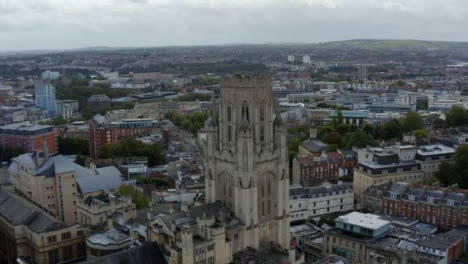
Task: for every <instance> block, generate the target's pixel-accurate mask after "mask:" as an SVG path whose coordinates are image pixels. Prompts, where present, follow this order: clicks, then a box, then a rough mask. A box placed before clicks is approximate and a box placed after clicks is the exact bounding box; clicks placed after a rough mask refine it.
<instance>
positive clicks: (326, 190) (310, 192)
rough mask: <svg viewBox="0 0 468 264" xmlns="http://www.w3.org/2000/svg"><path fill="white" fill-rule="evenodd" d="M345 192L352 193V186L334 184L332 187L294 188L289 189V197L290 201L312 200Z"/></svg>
mask: <svg viewBox="0 0 468 264" xmlns="http://www.w3.org/2000/svg"><path fill="white" fill-rule="evenodd" d="M343 191H352V186H351V185H350V184H346V183H343V184H333V185H331V186H328V187H326V186H314V187H302V186H300V187H299V186H298V187H295V188H294V187H292V188H289V197H290V200H292V199H295V197H297V198H296V199H298V198H312V197H315V196H317V195H322V194H323V196H327V195H329V196H332V195H333V193H339V192H343Z"/></svg>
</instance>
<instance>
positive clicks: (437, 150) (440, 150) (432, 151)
mask: <svg viewBox="0 0 468 264" xmlns="http://www.w3.org/2000/svg"><path fill="white" fill-rule="evenodd" d="M417 153H418V154H419V155H423V156H429V155H440V154H453V153H455V149H454V148H452V147H448V146H445V145H440V144H439V145H428V146H422V147H420V148H419V149H418V151H417Z"/></svg>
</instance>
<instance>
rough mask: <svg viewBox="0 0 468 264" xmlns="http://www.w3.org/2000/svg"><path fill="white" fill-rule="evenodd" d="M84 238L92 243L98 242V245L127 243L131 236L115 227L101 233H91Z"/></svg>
mask: <svg viewBox="0 0 468 264" xmlns="http://www.w3.org/2000/svg"><path fill="white" fill-rule="evenodd" d="M86 240H87V241H88V242H90V243H92V244H99V245H105V246H107V245H121V244H124V243H129V242H130V241H131V238H130V237H129V236H128V235H126V234H124V233H122V232H120V231H118V230H116V229H113V230H110V231H106V232H103V233H96V234H93V235H91V236H89V237H88V238H87V239H86Z"/></svg>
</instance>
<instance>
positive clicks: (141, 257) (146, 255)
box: [82, 242, 167, 264]
mask: <svg viewBox="0 0 468 264" xmlns="http://www.w3.org/2000/svg"><path fill="white" fill-rule="evenodd" d="M82 263H84V264H167V261H166V259H165V258H164V255H163V253H162V251H161V249H160V247H159V246H158V244H157V243H155V242H153V243H148V244H145V245H143V246H140V247H136V248H131V249H128V250H124V251H120V252H117V253H113V254H109V255H106V256H103V257H99V258H95V259H91V260H88V261H85V262H82Z"/></svg>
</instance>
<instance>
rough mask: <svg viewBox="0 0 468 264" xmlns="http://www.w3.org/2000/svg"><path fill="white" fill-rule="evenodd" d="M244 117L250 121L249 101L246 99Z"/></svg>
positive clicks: (243, 109) (243, 107) (243, 110)
mask: <svg viewBox="0 0 468 264" xmlns="http://www.w3.org/2000/svg"><path fill="white" fill-rule="evenodd" d="M241 116H242V119H244V118H246V119H247V121H250V120H249V116H250V115H249V104H248V103H247V101H244V102H243V103H242V115H241Z"/></svg>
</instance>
